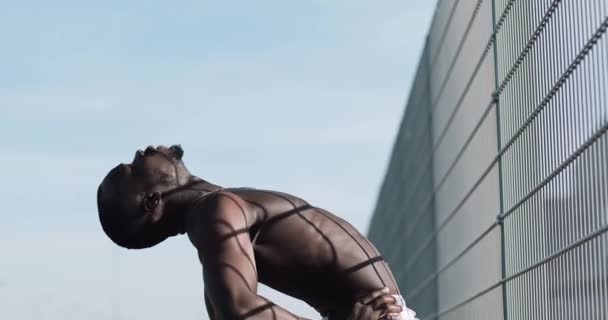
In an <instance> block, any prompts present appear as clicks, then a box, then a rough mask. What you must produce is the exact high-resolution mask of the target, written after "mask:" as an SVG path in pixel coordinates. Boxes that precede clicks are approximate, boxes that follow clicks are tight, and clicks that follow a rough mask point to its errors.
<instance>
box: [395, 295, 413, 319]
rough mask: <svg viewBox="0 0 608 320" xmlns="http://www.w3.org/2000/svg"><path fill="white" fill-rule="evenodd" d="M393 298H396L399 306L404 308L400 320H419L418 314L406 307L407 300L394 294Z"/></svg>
mask: <svg viewBox="0 0 608 320" xmlns="http://www.w3.org/2000/svg"><path fill="white" fill-rule="evenodd" d="M393 297H394V298H395V301H396V302H397V305H400V306H401V307H402V308H403V310H402V311H401V313H399V318H398V320H419V319H418V318H416V312H414V310H412V309H410V308H408V307H407V306H406V305H405V299H403V297H402V296H401V295H398V294H394V295H393Z"/></svg>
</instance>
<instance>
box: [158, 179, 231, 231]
mask: <svg viewBox="0 0 608 320" xmlns="http://www.w3.org/2000/svg"><path fill="white" fill-rule="evenodd" d="M221 188H222V187H220V186H218V185H216V184H213V183H211V182H208V181H205V180H203V179H200V178H198V177H193V178H192V179H190V181H189V182H188V183H186V184H184V185H182V186H180V187H178V188H176V189H173V190H171V191H170V192H167V193H166V199H165V201H166V204H165V214H167V215H168V216H169V217H171V220H172V222H171V224H172V225H173V227H174V228H176V229H177V230H176V233H180V234H183V233H184V232H185V230H184V219H185V215H186V213H187V212H188V211H189V210H190V208H191V207H192V205H193V204H194V202H195V201H196V200H197V199H199V198H200V197H201V196H202V195H204V194H207V193H209V192H213V191H216V190H219V189H221Z"/></svg>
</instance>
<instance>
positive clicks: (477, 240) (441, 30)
mask: <svg viewBox="0 0 608 320" xmlns="http://www.w3.org/2000/svg"><path fill="white" fill-rule="evenodd" d="M607 28H608V1H606V0H563V1H558V0H553V1H550V0H535V1H523V0H519V1H516V0H477V1H475V0H443V1H441V0H440V1H439V4H438V6H437V9H436V12H435V16H434V19H433V22H432V25H431V28H430V31H429V35H428V37H427V41H426V46H425V49H424V52H423V55H422V58H421V61H420V64H419V67H418V72H417V75H416V78H415V81H414V85H413V87H412V90H411V93H410V97H409V100H408V102H407V106H406V111H405V115H404V118H403V121H402V126H401V129H400V131H399V134H398V136H397V139H396V142H395V146H394V151H393V155H392V158H391V160H390V164H389V167H388V170H387V173H386V178H385V180H384V183H383V186H382V189H381V192H380V195H379V197H378V203H377V207H376V210H375V213H374V217H373V219H372V223H371V226H370V231H369V236H370V238H371V239H372V240H373V241H374V242H375V243H376V244H377V245H378V247H379V249H380V250H381V252H383V254H384V255H385V258H386V260H387V261H388V262H389V264H390V265H391V267H392V269H393V271H394V272H395V275H396V277H397V278H398V281H399V283H400V286H401V288H402V290H403V292H404V293H405V298H406V301H407V302H408V305H410V306H411V307H412V308H414V310H416V311H417V312H418V315H419V317H420V318H423V319H446V320H447V319H467V320H474V319H480V320H481V319H483V320H485V319H551V320H554V319H608V284H607V283H608V277H607V275H608V136H607V133H606V132H607V131H608V45H607V41H608V39H606V37H607V36H606V35H605V33H606V29H607Z"/></svg>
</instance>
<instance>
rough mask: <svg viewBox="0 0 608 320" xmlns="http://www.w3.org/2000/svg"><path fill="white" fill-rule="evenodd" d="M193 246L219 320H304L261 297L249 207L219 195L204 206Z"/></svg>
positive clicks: (238, 200)
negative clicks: (197, 253)
mask: <svg viewBox="0 0 608 320" xmlns="http://www.w3.org/2000/svg"><path fill="white" fill-rule="evenodd" d="M200 206H201V208H200V209H201V214H199V215H198V217H199V218H198V219H199V221H197V222H196V223H197V225H199V226H202V228H203V229H204V230H200V231H197V232H195V235H194V238H193V239H192V240H193V243H194V244H195V245H196V247H197V248H198V252H199V259H200V261H201V264H202V266H203V279H204V281H205V291H206V292H207V296H208V299H209V300H210V302H211V308H212V310H213V313H214V316H215V318H216V319H217V320H227V319H230V320H232V319H239V320H240V319H251V320H256V319H272V320H282V319H290V320H294V319H300V318H299V317H297V316H295V315H293V314H291V313H290V312H289V311H287V310H285V309H283V308H281V307H279V306H277V305H275V304H274V303H272V302H271V301H270V300H268V299H266V298H264V297H262V296H260V295H258V294H257V285H258V281H257V270H256V265H255V258H254V254H253V247H252V245H251V240H250V238H249V233H248V226H247V221H246V219H247V218H246V217H247V213H246V211H245V210H247V206H246V204H245V203H244V202H243V201H242V200H241V199H240V198H238V197H237V196H235V195H234V194H231V193H227V192H219V193H216V194H214V195H212V196H209V197H208V198H207V199H205V200H204V201H203V202H202V203H201V205H200Z"/></svg>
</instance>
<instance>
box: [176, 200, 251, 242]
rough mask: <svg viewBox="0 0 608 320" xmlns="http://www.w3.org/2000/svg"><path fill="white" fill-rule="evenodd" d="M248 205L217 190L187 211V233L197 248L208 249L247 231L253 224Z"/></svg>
mask: <svg viewBox="0 0 608 320" xmlns="http://www.w3.org/2000/svg"><path fill="white" fill-rule="evenodd" d="M252 220H253V219H252V210H251V208H250V205H249V204H248V203H247V202H246V201H245V200H243V199H242V198H241V197H240V196H239V195H237V194H235V193H232V192H230V191H225V190H222V191H218V192H214V193H212V194H209V195H206V196H205V197H204V198H202V199H201V200H199V201H197V202H196V203H195V205H194V206H193V208H192V209H191V210H190V211H189V212H188V214H187V218H186V231H187V233H188V238H189V239H190V241H191V242H192V244H193V245H194V246H195V247H196V248H197V249H202V248H206V249H211V247H212V245H213V244H215V243H218V242H219V241H220V240H221V239H223V238H225V237H230V236H233V235H235V234H238V233H245V232H247V230H248V228H249V225H250V223H251V222H250V221H252Z"/></svg>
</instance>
